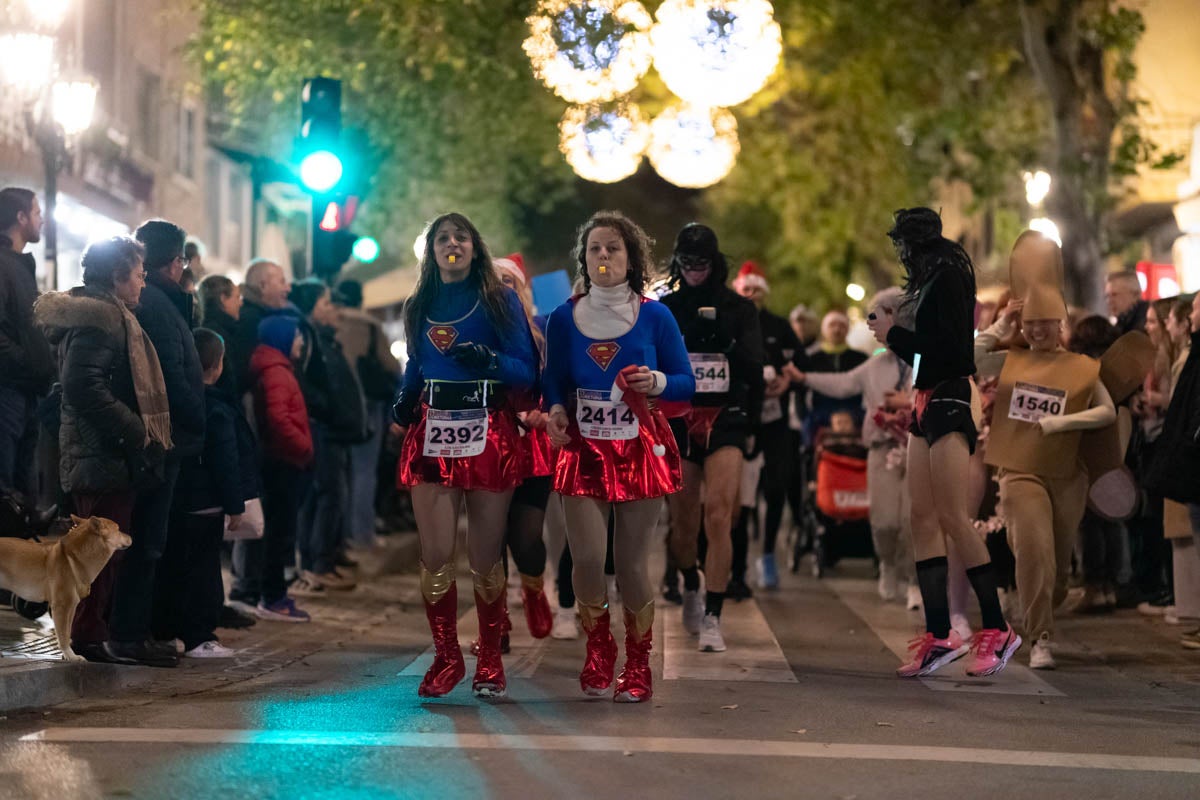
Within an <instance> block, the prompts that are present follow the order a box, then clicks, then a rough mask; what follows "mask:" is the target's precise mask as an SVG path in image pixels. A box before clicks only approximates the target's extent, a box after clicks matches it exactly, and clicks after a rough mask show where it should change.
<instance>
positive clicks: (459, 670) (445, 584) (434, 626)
mask: <svg viewBox="0 0 1200 800" xmlns="http://www.w3.org/2000/svg"><path fill="white" fill-rule="evenodd" d="M421 595H422V597H424V599H425V616H426V617H427V618H428V619H429V630H430V632H431V633H432V634H433V652H434V656H433V664H432V665H431V666H430V667H429V671H428V672H426V673H425V677H424V678H422V679H421V686H420V688H419V689H417V694H418V695H420V696H421V697H441V696H442V695H444V694H447V693H448V692H449V691H450V690H451V689H453V688H454V687H455V686H457V685H458V682H459V681H461V680H462V679H463V676H464V675H466V674H467V665H466V664H465V663H464V662H463V656H462V649H461V648H460V647H459V646H458V587H457V586H456V585H455V583H454V564H453V563H450V564H447V565H445V566H444V567H442V568H441V569H440V570H438V571H437V572H429V571H428V570H427V569H425V565H424V564H422V565H421Z"/></svg>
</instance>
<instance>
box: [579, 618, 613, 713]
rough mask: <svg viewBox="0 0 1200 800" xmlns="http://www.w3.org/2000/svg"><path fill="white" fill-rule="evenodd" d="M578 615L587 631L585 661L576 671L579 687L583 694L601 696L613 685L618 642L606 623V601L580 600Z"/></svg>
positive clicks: (608, 619) (608, 620)
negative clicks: (600, 603)
mask: <svg viewBox="0 0 1200 800" xmlns="http://www.w3.org/2000/svg"><path fill="white" fill-rule="evenodd" d="M579 616H580V618H581V619H582V620H583V629H584V630H585V631H586V632H587V660H586V661H584V663H583V671H582V672H580V673H579V686H580V688H582V689H583V693H584V694H586V695H589V696H591V697H600V696H601V695H603V694H606V693H607V692H608V687H609V686H611V685H612V681H613V671H614V670H615V669H616V666H617V642H616V640H615V639H613V635H612V630H611V629H610V626H609V622H610V617H609V614H608V603H607V602H605V604H604V605H602V606H588V605H584V604H583V603H580V604H579Z"/></svg>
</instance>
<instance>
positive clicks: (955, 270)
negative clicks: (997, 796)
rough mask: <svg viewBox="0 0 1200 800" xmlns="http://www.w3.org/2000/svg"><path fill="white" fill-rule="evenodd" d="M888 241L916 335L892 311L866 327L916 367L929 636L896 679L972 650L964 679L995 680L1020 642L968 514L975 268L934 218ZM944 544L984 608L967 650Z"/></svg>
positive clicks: (912, 473) (918, 549) (917, 491)
mask: <svg viewBox="0 0 1200 800" xmlns="http://www.w3.org/2000/svg"><path fill="white" fill-rule="evenodd" d="M888 236H890V237H891V239H892V242H893V243H894V244H895V246H896V251H897V253H898V254H899V256H900V263H901V264H903V265H904V269H905V270H906V272H907V282H906V284H905V287H904V300H903V301H902V302H901V309H904V308H906V307H909V308H911V311H912V316H913V320H914V322H913V327H912V329H909V328H907V327H901V326H900V325H896V324H895V312H894V311H892V310H890V309H887V308H879V309H876V311H875V313H873V314H872V315H871V319H870V321H869V323H868V324H869V325H870V328H871V331H872V332H873V333H874V334H875V338H876V339H878V340H879V341H880V342H881V343H883V344H886V345H887V346H888V347H889V348H890V349H891V350H892V351H893V352H894V353H895V354H896V355H898V356H900V358H901V359H903V360H904V361H905V362H907V363H909V364H911V365H912V367H913V387H914V388H915V389H916V398H915V403H914V405H915V408H914V410H913V422H912V426H911V429H910V433H909V437H908V490H909V494H910V495H911V497H912V536H913V554H914V556H915V557H916V561H917V563H916V568H917V584H918V586H920V589H921V602H922V605H923V606H924V609H925V633H924V634H923V635H922V636H920V637H918V638H917V639H915V640H914V641H913V643H912V645H911V647H910V650H911V651H912V658H911V659H910V660H909V662H908V663H906V664H904V665H902V666H901V667H900V668H899V669H898V670H896V674H897V675H899V676H900V677H902V678H912V677H918V676H922V675H928V674H930V673H931V672H933V671H934V670H936V669H939V668H940V667H943V666H945V665H946V664H949V663H950V662H952V661H956V660H958V659H959V658H962V657H963V656H964V655H966V654H967V652H968V650H970V649H972V648H973V649H974V650H975V655H974V658H973V660H972V663H971V664H970V665H969V666H968V667H967V674H968V675H971V676H981V675H990V674H993V673H995V672H999V671H1000V670H1001V669H1003V668H1004V666H1005V665H1006V664H1007V663H1008V659H1009V658H1010V657H1011V656H1012V654H1013V652H1014V651H1015V650H1016V648H1017V647H1019V646H1020V644H1021V639H1020V637H1019V636H1017V634H1016V633H1015V632H1014V631H1013V629H1012V627H1011V626H1010V625H1009V624H1008V623H1007V622H1006V621H1005V619H1004V613H1003V612H1002V611H1001V610H1000V600H999V596H998V595H997V593H996V575H995V572H994V570H993V569H992V561H991V557H990V556H989V555H988V549H987V546H986V545H985V544H984V542H983V539H982V538H980V536H979V535H978V534H977V533H975V529H974V527H973V526H972V524H971V519H970V514H969V513H968V511H967V483H968V475H969V472H970V470H969V469H968V462H969V461H970V458H971V454H972V453H974V452H975V440H976V438H977V437H978V432H977V431H976V428H975V411H974V409H975V408H977V407H978V392H977V390H975V389H974V384H973V383H972V381H971V376H972V375H974V374H975V351H974V328H975V267H974V265H973V264H972V263H971V258H970V257H969V256H968V255H967V254H966V251H964V250H963V249H962V247H961V246H960V245H958V244H957V243H955V242H952V241H950V240H949V239H947V238H945V237H944V236H942V220H941V217H939V216H938V214H937V212H936V211H933V210H932V209H928V208H906V209H901V210H900V211H897V212H896V216H895V224H894V225H893V226H892V229H891V230H890V231H889V232H888ZM935 487H936V488H935ZM947 538H949V539H952V540H953V541H954V545H955V548H956V550H957V551H958V553H959V556H960V557H961V558H962V560H963V562H964V563H965V565H966V567H967V578H968V579H969V580H970V582H971V586H972V588H973V589H974V590H975V595H976V597H977V598H978V599H979V608H980V612H981V615H982V618H983V630H980V631H979V632H977V633H976V634H975V636H974V638H973V640H972V641H971V642H970V643H967V642H964V641H963V640H962V637H961V636H959V634H958V633H957V632H956V631H954V630H952V629H951V627H950V606H949V601H948V600H947V594H946V591H947V583H948V575H949V565H948V562H947V560H946V539H947Z"/></svg>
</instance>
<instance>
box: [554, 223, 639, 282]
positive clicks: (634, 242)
mask: <svg viewBox="0 0 1200 800" xmlns="http://www.w3.org/2000/svg"><path fill="white" fill-rule="evenodd" d="M596 228H612V229H613V230H615V231H616V232H617V233H619V234H621V240H622V241H623V242H624V243H625V252H626V253H627V254H628V255H627V257H628V261H629V277H628V280H629V288H630V289H633V291H635V292H637V293H638V294H642V293H643V292H644V291H645V289H646V279H647V278H650V277H653V274H652V273H653V270H654V256H653V254H652V252H651V250H652V248H653V247H654V240H653V239H651V238H650V237H649V236H648V235H647V234H646V232H645V231H644V230H642V228H641V226H639V225H638V224H637V223H636V222H634V221H633V220H631V219H630V218H629V217H627V216H625V215H624V214H622V213H621V212H620V211H597V212H596V213H595V214H592V216H591V218H590V219H588V221H587V222H585V223H583V225H581V226H580V227H579V231H578V233H577V234H576V240H575V250H574V251H573V253H572V255H573V256H574V258H575V264H576V266H577V267H578V268H579V275H580V276H581V277H582V278H583V291H584V294H587V292H588V291H590V290H591V288H592V279H591V278H589V277H588V274H587V240H588V236H589V235H591V232H592V231H594V230H596Z"/></svg>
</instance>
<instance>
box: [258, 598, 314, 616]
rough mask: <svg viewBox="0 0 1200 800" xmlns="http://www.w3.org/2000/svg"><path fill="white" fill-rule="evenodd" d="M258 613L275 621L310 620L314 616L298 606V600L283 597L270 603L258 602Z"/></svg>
mask: <svg viewBox="0 0 1200 800" xmlns="http://www.w3.org/2000/svg"><path fill="white" fill-rule="evenodd" d="M258 615H259V616H260V617H261V618H263V619H269V620H271V621H273V622H309V621H310V620H312V617H311V616H309V614H308V612H307V611H303V610H301V609H299V608H296V601H295V600H293V599H292V598H290V597H283V598H281V599H279V600H276V601H275V602H274V603H271V604H270V605H266V604H264V603H262V602H260V603H259V604H258Z"/></svg>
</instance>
